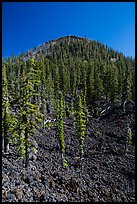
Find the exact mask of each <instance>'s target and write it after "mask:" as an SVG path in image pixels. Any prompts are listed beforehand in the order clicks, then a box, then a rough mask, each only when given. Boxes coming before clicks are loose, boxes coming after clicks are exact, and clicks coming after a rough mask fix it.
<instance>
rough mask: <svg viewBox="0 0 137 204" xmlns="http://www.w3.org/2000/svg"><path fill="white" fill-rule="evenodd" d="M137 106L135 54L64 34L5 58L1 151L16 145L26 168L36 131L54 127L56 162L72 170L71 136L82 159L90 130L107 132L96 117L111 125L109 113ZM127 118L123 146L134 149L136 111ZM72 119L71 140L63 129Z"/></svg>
mask: <svg viewBox="0 0 137 204" xmlns="http://www.w3.org/2000/svg"><path fill="white" fill-rule="evenodd" d="M36 51H37V52H36ZM134 108H135V59H132V58H129V57H125V56H124V55H123V54H122V53H118V52H116V51H114V50H113V49H111V48H108V47H107V46H105V45H103V44H101V43H99V42H97V41H91V40H88V39H86V38H79V37H75V36H68V37H62V38H59V39H57V40H53V41H50V42H48V43H45V44H43V46H41V49H38V48H36V49H34V50H30V51H29V52H28V53H27V54H26V53H25V54H21V55H20V56H18V57H15V56H13V57H12V58H7V59H6V60H3V61H2V151H3V155H7V158H8V155H10V151H11V150H12V148H14V149H15V154H16V156H17V158H18V159H19V160H18V161H19V162H21V163H22V164H23V165H24V167H26V168H27V167H29V165H30V160H31V159H30V157H33V159H34V160H36V161H37V156H36V157H35V154H36V153H37V149H38V148H37V145H36V142H35V140H34V135H35V134H36V133H38V132H41V131H48V135H50V134H52V131H53V130H54V132H55V137H56V139H57V143H58V144H59V147H58V148H59V153H60V158H61V160H60V159H59V160H58V162H60V165H61V166H62V167H63V168H64V169H68V168H69V166H70V165H69V162H68V158H67V151H68V149H69V148H70V147H69V146H68V143H67V142H66V141H67V140H69V139H70V140H72V141H73V144H75V139H76V141H78V142H77V144H78V149H77V148H76V149H75V147H74V151H76V152H77V153H78V154H79V157H80V161H82V160H83V158H84V156H85V155H86V151H87V150H86V148H87V149H88V147H86V137H87V135H88V134H89V132H90V134H91V132H92V134H94V135H95V136H96V137H97V136H98V138H99V137H100V136H99V135H103V133H102V132H101V131H99V130H98V126H99V124H98V126H97V128H96V126H95V127H94V121H99V120H100V119H102V118H105V120H106V124H107V123H109V120H108V122H107V118H109V116H110V115H111V114H115V115H117V111H119V110H121V111H122V114H125V116H124V117H126V115H128V114H132V113H133V114H134ZM128 117H129V119H127V120H126V123H125V124H124V131H125V132H124V134H125V135H126V136H125V137H126V139H125V140H124V137H123V139H122V140H123V141H124V142H125V143H124V144H125V147H126V149H125V151H126V150H127V147H128V146H129V148H131V149H132V148H133V149H134V139H135V130H134V128H133V127H134V124H132V123H134V116H133V118H132V116H131V117H130V115H129V116H128ZM119 118H120V117H119ZM130 118H132V120H130ZM68 121H70V126H73V131H71V133H72V132H73V134H74V135H75V136H74V137H73V138H72V139H71V137H70V138H69V134H68V132H66V129H65V128H66V123H68ZM97 123H98V122H97ZM120 123H121V124H122V120H121V122H120ZM89 127H90V129H89ZM100 128H103V127H101V126H100ZM107 128H108V127H107ZM68 131H69V130H68ZM71 133H70V134H71ZM40 134H41V133H40ZM121 134H122V133H121ZM49 137H50V136H49ZM42 138H43V137H41V140H42ZM56 139H55V140H56ZM43 141H44V138H43ZM99 144H101V142H99ZM48 145H49V147H50V146H52V145H51V144H50V143H49V144H48ZM131 151H132V150H131ZM45 152H46V150H45ZM30 153H31V154H32V155H31V156H30ZM45 154H46V153H45ZM35 158H36V159H35ZM64 171H66V170H64ZM43 199H44V198H43ZM51 201H52V199H51Z"/></svg>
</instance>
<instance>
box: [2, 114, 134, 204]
mask: <svg viewBox="0 0 137 204" xmlns="http://www.w3.org/2000/svg"><path fill="white" fill-rule="evenodd" d="M50 117H51V118H54V115H52V116H50ZM127 122H128V123H130V127H131V129H132V133H133V136H134V135H135V113H134V112H132V113H125V114H124V113H123V112H122V110H117V111H116V112H113V113H112V114H111V115H110V116H109V117H108V116H107V117H104V118H100V119H94V118H91V117H89V120H88V129H87V136H86V141H85V153H84V156H83V158H82V159H81V158H80V157H79V141H78V138H76V137H75V132H74V128H73V125H72V118H71V117H70V118H68V119H66V121H65V124H64V131H65V140H66V160H67V161H68V168H63V167H62V161H61V153H60V147H59V142H58V139H57V137H56V133H55V127H54V125H53V126H52V128H50V129H46V130H41V131H39V132H37V133H36V134H35V136H34V139H35V140H36V142H37V144H38V156H37V160H36V161H30V165H29V167H28V169H25V168H24V165H23V164H22V161H21V160H18V159H17V156H16V152H15V147H14V146H12V147H11V152H10V154H9V155H3V156H2V202H19V201H21V202H49V201H51V202H57V201H58V202H59V201H64V202H65V201H69V202H72V201H76V202H83V201H87V202H133V201H135V146H134V144H133V145H128V149H127V152H126V154H125V142H124V133H125V130H126V124H127Z"/></svg>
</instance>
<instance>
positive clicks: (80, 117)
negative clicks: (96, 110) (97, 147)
mask: <svg viewBox="0 0 137 204" xmlns="http://www.w3.org/2000/svg"><path fill="white" fill-rule="evenodd" d="M74 120H75V121H74V124H75V130H76V136H77V137H78V138H79V143H80V155H81V157H82V156H83V154H84V141H85V136H86V122H87V111H86V108H85V107H84V106H83V103H82V99H81V95H79V96H78V98H77V107H76V112H75V119H74Z"/></svg>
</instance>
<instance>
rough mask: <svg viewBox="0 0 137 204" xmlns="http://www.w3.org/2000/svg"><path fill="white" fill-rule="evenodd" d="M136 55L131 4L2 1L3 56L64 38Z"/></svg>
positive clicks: (133, 6) (132, 6) (133, 8)
mask: <svg viewBox="0 0 137 204" xmlns="http://www.w3.org/2000/svg"><path fill="white" fill-rule="evenodd" d="M69 34H71V35H77V36H80V37H85V36H86V37H87V38H89V39H93V40H98V41H99V42H101V43H104V44H106V45H108V46H109V47H111V48H113V49H114V50H117V51H119V52H123V53H124V55H125V56H132V57H134V56H135V3H134V2H95V3H94V2H50V3H49V2H24V3H23V2H3V3H2V56H3V57H6V56H11V55H12V53H14V54H15V55H18V54H19V53H21V52H24V51H26V50H28V49H30V48H34V47H35V46H38V45H39V44H42V43H44V42H45V41H48V40H52V39H56V38H58V37H61V36H66V35H69Z"/></svg>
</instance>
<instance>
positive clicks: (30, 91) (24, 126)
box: [18, 59, 41, 167]
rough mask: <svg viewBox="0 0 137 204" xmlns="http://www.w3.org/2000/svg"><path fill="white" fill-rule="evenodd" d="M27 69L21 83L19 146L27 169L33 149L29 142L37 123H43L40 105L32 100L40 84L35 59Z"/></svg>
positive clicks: (30, 61) (28, 64)
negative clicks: (29, 150)
mask: <svg viewBox="0 0 137 204" xmlns="http://www.w3.org/2000/svg"><path fill="white" fill-rule="evenodd" d="M25 66H26V65H25ZM27 68H28V73H27V74H25V75H23V76H22V81H21V93H22V95H21V100H20V105H21V107H20V112H19V118H20V122H19V128H20V129H19V132H20V138H19V146H18V150H19V154H20V157H22V158H24V156H25V167H27V166H28V164H29V153H28V148H30V147H31V144H30V142H29V140H30V139H31V138H32V137H33V134H34V131H35V129H36V128H38V125H37V123H38V122H41V119H40V118H39V116H38V105H37V104H36V100H32V98H34V99H35V97H36V96H37V95H38V93H37V92H36V91H35V89H34V88H35V87H36V86H37V85H38V84H39V81H38V80H37V72H35V63H34V60H33V59H30V60H29V61H28V63H27ZM32 101H33V102H32Z"/></svg>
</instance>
